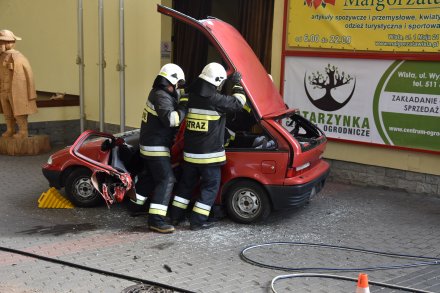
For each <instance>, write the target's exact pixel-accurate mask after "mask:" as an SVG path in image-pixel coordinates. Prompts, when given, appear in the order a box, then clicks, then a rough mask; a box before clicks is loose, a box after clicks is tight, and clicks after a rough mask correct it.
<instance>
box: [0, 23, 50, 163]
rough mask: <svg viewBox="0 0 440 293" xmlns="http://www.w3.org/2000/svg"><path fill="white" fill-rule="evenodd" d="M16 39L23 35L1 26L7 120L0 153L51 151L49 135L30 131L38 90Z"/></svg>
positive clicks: (0, 72) (1, 85)
mask: <svg viewBox="0 0 440 293" xmlns="http://www.w3.org/2000/svg"><path fill="white" fill-rule="evenodd" d="M16 40H21V38H19V37H17V36H15V35H14V33H13V32H11V31H9V30H0V48H1V49H0V113H3V115H4V118H5V122H6V131H5V132H4V133H3V134H2V140H1V141H0V153H1V154H9V155H16V154H18V155H23V154H30V155H33V154H38V153H40V152H43V151H48V149H47V148H49V149H50V146H49V139H48V137H47V136H43V137H39V136H32V137H29V135H28V115H30V114H33V113H36V112H37V103H36V99H37V93H36V90H35V83H34V77H33V73H32V69H31V66H30V64H29V61H28V60H27V58H26V57H25V56H24V55H23V54H21V53H20V52H19V51H17V50H15V49H14V47H15V41H16ZM16 124H17V126H18V131H17V132H16V130H15V125H16Z"/></svg>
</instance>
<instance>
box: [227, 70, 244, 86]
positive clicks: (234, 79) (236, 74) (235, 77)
mask: <svg viewBox="0 0 440 293" xmlns="http://www.w3.org/2000/svg"><path fill="white" fill-rule="evenodd" d="M229 80H230V81H231V82H232V83H234V84H237V83H240V81H241V73H240V72H238V71H236V72H234V73H232V74H231V75H230V76H229Z"/></svg>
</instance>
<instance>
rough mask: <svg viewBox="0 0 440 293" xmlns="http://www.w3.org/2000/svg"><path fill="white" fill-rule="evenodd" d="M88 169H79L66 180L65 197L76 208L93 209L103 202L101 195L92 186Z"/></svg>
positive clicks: (90, 173)
mask: <svg viewBox="0 0 440 293" xmlns="http://www.w3.org/2000/svg"><path fill="white" fill-rule="evenodd" d="M91 176H92V172H91V171H90V170H89V169H85V168H79V169H75V170H74V171H72V173H70V174H69V176H68V177H67V179H66V185H65V191H66V195H67V197H68V198H69V199H70V200H71V201H72V203H73V204H74V205H75V206H78V207H94V206H97V205H99V204H101V203H102V202H103V200H102V197H101V195H100V194H99V193H98V191H97V190H95V188H94V187H93V185H92V181H91V179H90V177H91Z"/></svg>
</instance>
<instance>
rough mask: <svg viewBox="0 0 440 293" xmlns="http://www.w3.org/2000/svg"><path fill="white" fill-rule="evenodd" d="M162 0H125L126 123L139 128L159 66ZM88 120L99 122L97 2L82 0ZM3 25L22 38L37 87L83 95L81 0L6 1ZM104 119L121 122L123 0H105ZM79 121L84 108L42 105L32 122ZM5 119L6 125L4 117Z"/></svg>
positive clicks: (0, 5) (0, 16) (0, 4)
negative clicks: (46, 107) (79, 42)
mask: <svg viewBox="0 0 440 293" xmlns="http://www.w3.org/2000/svg"><path fill="white" fill-rule="evenodd" d="M158 3H161V1H159V0H156V1H151V0H150V1H144V0H130V1H125V51H126V57H125V59H126V66H127V67H126V69H125V70H126V124H127V126H138V125H139V120H140V117H141V112H142V109H143V104H144V102H145V98H146V95H147V93H148V90H149V89H150V87H151V84H152V82H153V80H154V78H155V76H156V74H157V72H158V70H159V68H160V63H161V60H160V40H161V30H160V27H161V25H160V21H161V15H160V14H159V13H157V8H156V5H157V4H158ZM83 11H84V54H85V57H84V63H85V97H84V98H85V116H86V117H85V118H86V119H87V120H92V121H98V120H99V71H98V70H99V68H98V65H97V64H98V60H99V52H98V40H99V38H98V1H97V0H96V1H83ZM0 27H1V28H2V29H3V28H7V29H10V30H12V31H13V32H14V33H15V34H17V35H18V36H20V37H22V38H23V40H22V41H18V42H17V43H16V49H17V50H19V51H21V52H22V53H23V54H24V55H25V56H26V57H28V59H29V61H30V63H31V66H32V68H33V71H34V75H35V81H36V86H37V90H39V91H47V92H54V93H55V92H61V93H68V94H74V95H78V94H79V85H78V83H79V82H78V80H79V78H78V76H79V73H78V65H77V64H76V57H77V0H39V1H34V0H2V1H0ZM104 38H105V41H104V43H105V44H104V51H105V61H106V68H105V122H106V123H110V124H119V122H120V119H119V118H120V99H119V95H120V94H119V72H118V71H117V70H116V66H117V64H118V62H119V0H106V1H104ZM53 117H57V118H58V119H60V120H73V119H79V107H73V109H68V110H66V109H60V108H50V110H43V109H40V113H39V114H35V115H32V116H30V117H29V121H30V122H40V121H48V120H49V121H52V120H53V119H54V118H53ZM0 123H4V120H3V117H0Z"/></svg>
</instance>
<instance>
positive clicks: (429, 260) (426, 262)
mask: <svg viewBox="0 0 440 293" xmlns="http://www.w3.org/2000/svg"><path fill="white" fill-rule="evenodd" d="M275 245H290V246H309V247H318V248H329V249H336V250H345V251H352V252H360V253H368V254H375V255H381V256H387V257H392V258H407V259H418V260H420V261H418V262H413V263H406V264H400V265H380V266H372V267H363V268H331V267H301V268H295V267H282V266H275V265H270V264H266V263H262V262H258V261H255V260H252V259H250V258H249V257H248V256H246V252H248V251H250V250H252V249H255V248H259V247H265V246H275ZM240 257H241V259H242V260H244V261H245V262H247V263H250V264H252V265H255V266H259V267H263V268H268V269H273V270H282V271H288V272H300V271H302V272H303V271H315V272H318V271H319V272H325V271H339V272H365V271H378V270H392V269H404V268H413V267H420V266H432V265H439V264H440V258H438V257H426V256H418V255H409V254H399V253H390V252H382V251H375V250H368V249H362V248H354V247H348V246H340V245H330V244H323V243H307V242H268V243H263V244H256V245H251V246H248V247H246V248H244V249H243V250H242V251H241V252H240ZM299 277H318V278H332V279H340V280H349V281H357V279H354V278H349V277H345V276H338V275H328V274H317V273H297V274H290V275H279V276H276V277H275V278H273V279H272V282H271V290H272V292H274V293H276V290H275V288H274V285H275V282H277V281H279V280H282V279H292V278H299ZM369 283H370V284H373V285H378V286H382V287H386V288H390V289H398V290H403V291H407V292H415V293H434V292H430V291H424V290H419V289H414V288H410V287H403V286H397V285H393V284H387V283H381V282H372V281H369Z"/></svg>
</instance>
